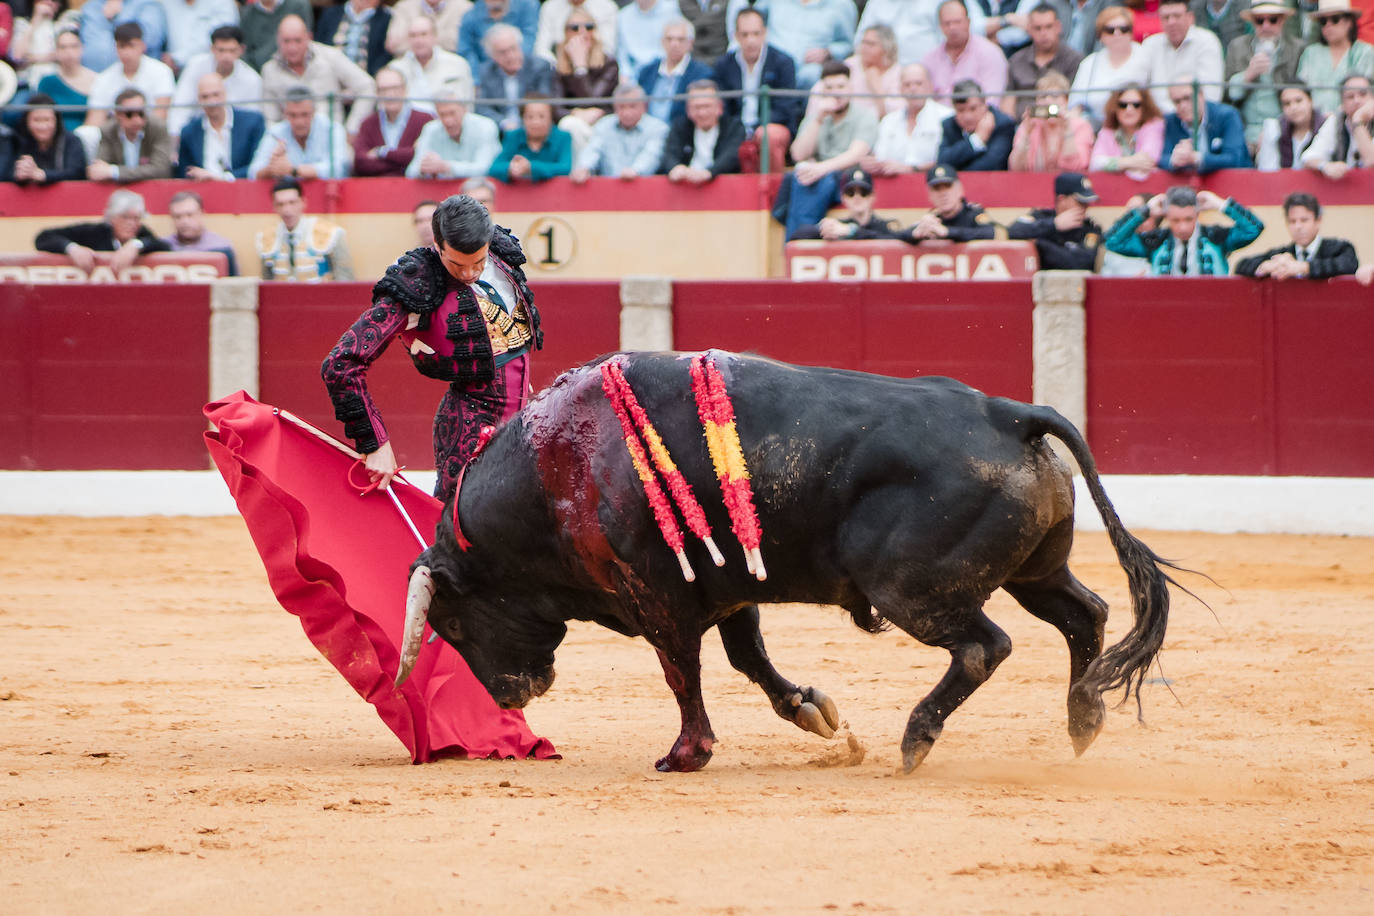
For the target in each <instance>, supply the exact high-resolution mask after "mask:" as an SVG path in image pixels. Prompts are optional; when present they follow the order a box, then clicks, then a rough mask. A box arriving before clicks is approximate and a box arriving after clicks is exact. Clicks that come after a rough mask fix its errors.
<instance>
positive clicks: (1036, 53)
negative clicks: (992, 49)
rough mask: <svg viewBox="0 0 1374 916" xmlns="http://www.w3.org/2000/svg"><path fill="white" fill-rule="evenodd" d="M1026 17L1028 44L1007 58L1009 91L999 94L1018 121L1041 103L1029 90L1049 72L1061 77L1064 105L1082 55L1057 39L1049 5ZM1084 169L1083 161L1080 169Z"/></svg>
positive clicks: (1054, 16) (1058, 34)
mask: <svg viewBox="0 0 1374 916" xmlns="http://www.w3.org/2000/svg"><path fill="white" fill-rule="evenodd" d="M1027 19H1028V20H1029V29H1028V30H1029V32H1030V36H1031V43H1030V44H1029V45H1027V46H1026V47H1024V48H1022V49H1021V50H1020V51H1017V52H1016V53H1015V54H1013V55H1012V56H1011V59H1010V60H1009V61H1007V89H1008V90H1010V92H1008V94H1007V95H1005V96H1003V97H1002V110H1003V111H1005V112H1006V113H1007V114H1009V115H1011V116H1012V117H1013V118H1017V119H1018V120H1019V119H1021V118H1023V117H1025V114H1026V110H1027V109H1029V108H1031V107H1032V106H1034V105H1039V104H1040V101H1039V92H1038V91H1037V92H1036V93H1035V95H1034V96H1032V95H1031V93H1030V90H1039V88H1040V87H1039V85H1038V84H1039V82H1040V80H1041V79H1042V78H1043V77H1045V76H1046V75H1048V74H1050V73H1057V74H1059V75H1060V76H1062V77H1064V82H1065V84H1066V85H1065V87H1064V89H1065V92H1064V102H1063V104H1064V106H1065V107H1067V106H1068V102H1069V100H1068V88H1069V86H1071V85H1072V84H1073V79H1074V77H1075V76H1076V75H1077V74H1078V64H1079V62H1080V61H1082V60H1083V55H1082V54H1079V53H1078V52H1077V51H1075V50H1074V49H1073V48H1070V47H1069V46H1068V45H1066V44H1064V43H1063V42H1062V41H1061V40H1060V37H1061V35H1062V34H1063V31H1064V27H1063V25H1061V24H1060V22H1059V13H1058V12H1057V11H1056V10H1055V8H1054V7H1053V6H1052V5H1051V4H1049V3H1048V2H1046V3H1041V4H1040V5H1039V6H1037V7H1036V8H1035V9H1033V10H1031V11H1030V15H1029V16H1028V17H1027ZM1012 93H1025V94H1024V95H1014V94H1012ZM1085 168H1087V163H1086V162H1085V163H1084V164H1083V165H1082V166H1081V167H1079V170H1081V169H1085ZM1070 171H1073V169H1070Z"/></svg>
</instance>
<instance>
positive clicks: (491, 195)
mask: <svg viewBox="0 0 1374 916" xmlns="http://www.w3.org/2000/svg"><path fill="white" fill-rule="evenodd" d="M458 193H459V194H466V195H467V196H468V197H471V198H472V199H473V200H475V201H477V202H478V203H479V204H481V205H482V206H484V207H486V208H487V212H488V213H495V212H496V185H494V184H492V183H491V179H489V178H486V177H484V176H481V175H476V176H473V177H472V178H469V179H468V180H467V181H465V182H463V183H462V184H461V185H459V186H458Z"/></svg>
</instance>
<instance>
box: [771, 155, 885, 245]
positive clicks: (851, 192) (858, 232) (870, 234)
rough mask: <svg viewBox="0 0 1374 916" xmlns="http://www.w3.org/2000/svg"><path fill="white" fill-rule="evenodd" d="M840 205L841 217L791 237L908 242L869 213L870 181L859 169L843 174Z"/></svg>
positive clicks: (825, 220) (832, 218)
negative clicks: (841, 207)
mask: <svg viewBox="0 0 1374 916" xmlns="http://www.w3.org/2000/svg"><path fill="white" fill-rule="evenodd" d="M840 203H841V204H842V205H843V206H844V211H845V212H844V216H840V217H834V216H827V217H825V218H824V219H822V220H821V221H820V222H819V223H816V224H815V225H811V226H802V227H800V228H799V229H798V230H797V233H796V235H794V236H792V237H793V238H794V239H825V240H826V241H828V242H839V241H866V240H870V239H901V240H902V241H904V242H909V241H911V238H910V237H909V236H903V235H902V234H901V233H900V232H899V230H898V229H897V227H896V224H895V223H894V222H893V221H892V220H890V219H887V218H886V217H883V216H879V215H878V214H876V213H874V212H873V177H872V176H871V175H869V174H868V173H867V172H865V171H864V170H863V169H859V168H855V169H850V170H849V171H848V172H846V173H845V175H844V183H843V185H842V187H841V190H840Z"/></svg>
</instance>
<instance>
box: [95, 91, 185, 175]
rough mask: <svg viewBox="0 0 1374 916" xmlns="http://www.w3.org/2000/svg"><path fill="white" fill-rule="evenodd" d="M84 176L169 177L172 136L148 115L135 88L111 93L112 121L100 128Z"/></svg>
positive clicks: (170, 172)
mask: <svg viewBox="0 0 1374 916" xmlns="http://www.w3.org/2000/svg"><path fill="white" fill-rule="evenodd" d="M86 177H87V178H89V179H90V180H91V181H117V182H119V183H120V184H127V183H129V182H131V181H149V180H152V179H154V178H171V177H172V137H171V135H170V134H168V133H167V126H166V125H165V124H163V123H162V121H160V120H158V119H157V118H151V117H149V116H148V100H147V99H145V98H144V97H143V93H142V92H140V91H139V90H137V89H133V88H129V89H125V90H124V91H123V92H121V93H120V94H119V95H117V96H115V120H114V123H112V124H106V125H105V126H104V127H103V128H101V129H100V146H99V148H98V151H97V152H96V157H95V160H94V161H93V162H92V163H91V164H90V165H88V166H86Z"/></svg>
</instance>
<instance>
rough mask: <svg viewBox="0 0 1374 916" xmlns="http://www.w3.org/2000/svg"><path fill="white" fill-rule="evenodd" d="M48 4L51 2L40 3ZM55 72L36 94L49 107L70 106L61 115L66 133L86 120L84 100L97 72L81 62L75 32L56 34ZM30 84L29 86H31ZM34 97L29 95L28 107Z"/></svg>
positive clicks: (64, 31) (42, 83)
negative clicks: (47, 103)
mask: <svg viewBox="0 0 1374 916" xmlns="http://www.w3.org/2000/svg"><path fill="white" fill-rule="evenodd" d="M41 2H43V3H49V2H51V0H41ZM54 42H55V50H54V52H53V53H54V54H55V55H56V59H57V70H56V72H53V73H48V74H46V75H45V76H43V77H42V78H41V79H40V80H38V85H37V91H38V92H41V93H42V94H44V95H46V96H47V97H48V98H49V99H50V100H51V104H54V105H63V106H72V107H71V108H68V109H67V110H64V111H62V112H61V113H60V115H59V117H61V118H62V124H63V125H64V126H65V127H66V129H67V130H76V129H77V128H78V127H80V126H81V125H82V124H83V123H84V122H85V120H86V97H87V96H88V95H90V92H91V86H93V85H94V84H95V77H96V73H95V71H94V70H92V69H90V68H89V67H86V66H83V65H82V63H81V35H80V34H79V33H78V32H76V31H75V30H74V29H62V30H60V31H58V33H57V37H56V38H55V39H54ZM30 85H32V84H30ZM32 100H33V96H29V104H33V102H32Z"/></svg>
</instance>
